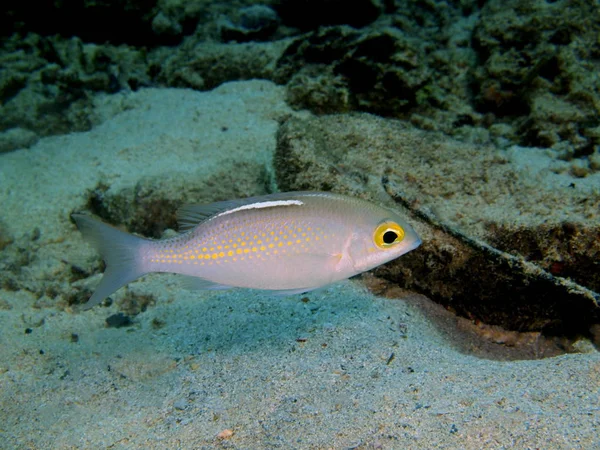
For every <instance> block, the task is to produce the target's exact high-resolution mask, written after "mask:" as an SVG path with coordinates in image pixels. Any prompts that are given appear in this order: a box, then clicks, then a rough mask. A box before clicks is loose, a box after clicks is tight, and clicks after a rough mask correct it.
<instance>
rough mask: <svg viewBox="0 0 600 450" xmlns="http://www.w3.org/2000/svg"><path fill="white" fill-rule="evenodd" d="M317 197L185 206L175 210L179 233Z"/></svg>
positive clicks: (275, 197)
mask: <svg viewBox="0 0 600 450" xmlns="http://www.w3.org/2000/svg"><path fill="white" fill-rule="evenodd" d="M311 194H312V195H318V194H319V193H318V192H279V193H276V194H269V195H260V196H257V197H248V198H242V199H237V200H226V201H222V202H215V203H209V204H187V205H183V206H181V208H179V209H178V210H177V214H176V217H177V223H178V224H179V232H180V233H184V232H186V231H189V230H191V229H192V228H194V227H195V226H196V225H198V224H200V223H202V222H204V221H206V220H209V219H210V218H212V217H217V216H219V215H222V214H229V213H231V212H234V211H239V210H241V209H252V208H274V207H280V206H292V205H302V197H303V196H304V197H305V196H307V195H311Z"/></svg>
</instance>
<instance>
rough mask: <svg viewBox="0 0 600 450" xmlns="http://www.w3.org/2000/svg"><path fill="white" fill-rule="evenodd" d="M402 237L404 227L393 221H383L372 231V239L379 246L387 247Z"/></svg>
mask: <svg viewBox="0 0 600 450" xmlns="http://www.w3.org/2000/svg"><path fill="white" fill-rule="evenodd" d="M402 239H404V229H403V228H402V227H401V226H400V225H398V224H397V223H395V222H384V223H382V224H380V225H379V226H378V227H377V228H376V229H375V233H373V241H374V242H375V245H376V246H377V247H379V248H389V247H391V246H393V245H396V244H397V243H398V242H400V241H402Z"/></svg>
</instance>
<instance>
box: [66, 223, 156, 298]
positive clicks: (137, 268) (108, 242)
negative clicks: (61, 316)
mask: <svg viewBox="0 0 600 450" xmlns="http://www.w3.org/2000/svg"><path fill="white" fill-rule="evenodd" d="M71 217H73V219H74V220H75V223H76V224H77V228H79V231H81V234H83V237H84V239H85V240H86V241H88V242H89V243H90V244H92V245H93V246H94V247H95V248H96V250H98V252H99V253H100V255H102V258H103V259H104V262H105V263H106V270H105V271H104V276H103V277H102V279H101V280H100V284H99V285H98V287H97V288H96V291H95V292H94V294H93V295H92V296H91V297H90V299H89V300H88V302H87V303H86V304H85V305H84V306H83V308H84V309H89V308H91V307H93V306H95V305H97V304H98V303H100V302H101V301H102V300H104V299H105V298H106V297H108V296H109V295H111V294H112V293H114V292H115V291H116V290H117V289H119V288H121V287H123V286H125V285H126V284H127V283H130V282H132V281H133V280H135V279H137V278H139V277H141V276H142V275H144V274H145V273H146V272H145V271H144V270H143V268H142V265H141V260H140V258H139V254H140V252H139V250H140V247H141V246H142V245H144V243H145V242H146V239H143V238H140V237H137V236H134V235H132V234H128V233H125V232H123V231H120V230H117V229H116V228H114V227H112V226H110V225H107V224H105V223H103V222H100V221H99V220H96V219H94V218H92V217H90V216H86V215H83V214H73V215H71Z"/></svg>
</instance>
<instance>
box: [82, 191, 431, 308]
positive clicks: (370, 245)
mask: <svg viewBox="0 0 600 450" xmlns="http://www.w3.org/2000/svg"><path fill="white" fill-rule="evenodd" d="M71 217H72V218H73V220H74V221H75V223H76V225H77V227H78V229H79V230H80V231H81V233H82V235H83V238H84V239H85V240H86V241H88V242H89V243H90V244H91V245H92V246H93V247H95V248H96V250H97V251H98V252H99V253H100V255H101V256H102V258H103V259H104V262H105V264H106V269H105V271H104V275H103V277H102V279H101V280H100V283H99V284H98V286H97V288H96V290H95V292H94V293H93V295H92V296H91V298H90V299H89V300H88V302H87V303H86V304H85V305H84V309H89V308H91V307H93V306H95V305H97V304H99V303H101V302H102V301H103V300H104V299H106V298H107V297H109V296H110V295H111V294H113V293H114V292H116V291H117V290H118V289H120V288H121V287H123V286H125V285H127V284H128V283H130V282H132V281H134V280H136V279H138V278H140V277H141V276H143V275H146V274H149V273H154V272H163V273H164V272H168V273H176V274H180V275H183V276H185V285H186V287H187V288H190V289H228V288H250V289H260V290H264V291H271V292H273V293H276V294H280V295H291V294H295V293H304V292H308V291H311V290H314V289H319V288H321V287H324V286H327V285H330V284H332V283H335V282H337V281H341V280H345V279H347V278H350V277H352V276H354V275H358V274H359V273H362V272H365V271H368V270H371V269H373V268H375V267H377V266H379V265H381V264H384V263H386V262H388V261H391V260H393V259H395V258H398V257H399V256H401V255H403V254H405V253H407V252H410V251H411V250H414V249H415V248H417V247H418V246H419V245H420V244H421V239H420V238H419V236H418V235H417V233H416V232H415V231H414V229H413V228H412V227H411V226H410V225H409V224H408V223H407V222H406V220H404V219H403V218H402V217H401V216H400V215H399V214H398V213H396V212H394V211H393V210H390V209H387V208H384V207H382V206H379V205H377V204H375V203H371V202H369V201H366V200H362V199H358V198H354V197H349V196H345V195H340V194H335V193H331V192H318V191H300V192H281V193H275V194H269V195H263V196H258V197H249V198H245V199H237V200H228V201H222V202H216V203H211V204H190V205H184V206H182V207H181V208H180V209H179V210H178V211H177V212H176V218H177V221H178V224H179V232H180V233H179V234H178V235H177V236H174V237H171V238H166V239H159V240H153V239H147V238H144V237H139V236H136V235H133V234H129V233H127V232H124V231H121V230H119V229H117V228H115V227H113V226H111V225H108V224H106V223H104V222H102V221H100V220H97V219H95V218H93V217H92V216H90V215H86V214H80V213H78V214H72V216H71Z"/></svg>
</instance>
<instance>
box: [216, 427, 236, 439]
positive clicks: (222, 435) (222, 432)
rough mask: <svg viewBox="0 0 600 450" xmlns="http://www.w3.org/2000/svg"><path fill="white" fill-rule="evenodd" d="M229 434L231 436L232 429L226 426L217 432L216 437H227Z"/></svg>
mask: <svg viewBox="0 0 600 450" xmlns="http://www.w3.org/2000/svg"><path fill="white" fill-rule="evenodd" d="M231 436H233V430H230V429H229V428H226V429H225V430H223V431H221V432H220V433H219V434H217V439H229V438H230V437H231Z"/></svg>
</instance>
